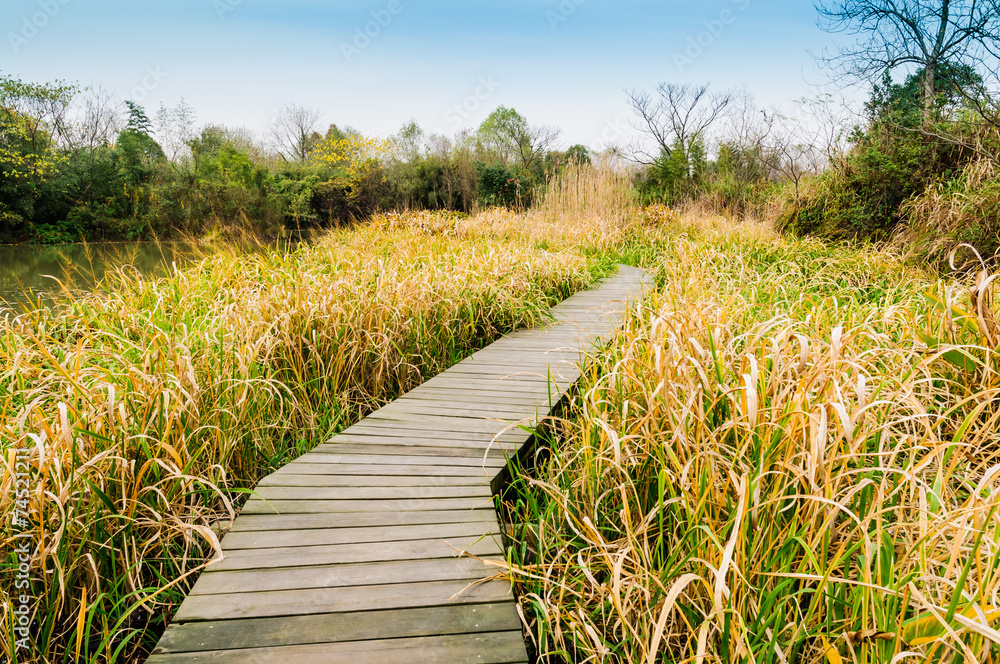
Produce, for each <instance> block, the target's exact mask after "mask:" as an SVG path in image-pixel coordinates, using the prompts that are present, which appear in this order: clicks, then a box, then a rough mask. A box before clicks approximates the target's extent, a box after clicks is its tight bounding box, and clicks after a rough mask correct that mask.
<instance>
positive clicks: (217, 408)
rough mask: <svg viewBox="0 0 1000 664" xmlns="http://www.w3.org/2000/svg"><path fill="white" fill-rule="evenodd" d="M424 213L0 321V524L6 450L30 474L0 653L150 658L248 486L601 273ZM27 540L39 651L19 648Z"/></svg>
mask: <svg viewBox="0 0 1000 664" xmlns="http://www.w3.org/2000/svg"><path fill="white" fill-rule="evenodd" d="M428 219H430V220H432V221H431V223H430V225H431V226H433V225H434V222H433V219H434V217H426V216H424V217H412V218H400V217H397V218H395V219H394V220H392V219H388V218H383V219H380V220H376V221H375V222H373V223H372V224H370V225H368V226H366V227H363V228H361V229H357V230H351V231H341V232H337V233H334V234H331V235H330V236H329V237H327V238H325V239H323V240H321V241H320V242H318V244H316V245H315V246H312V247H309V248H302V249H299V250H297V251H294V252H287V253H277V252H270V253H257V254H245V255H241V254H235V253H230V254H224V255H217V256H213V257H210V258H207V259H205V260H204V261H202V262H201V263H200V264H199V265H197V266H196V267H193V268H191V269H187V270H183V271H180V272H176V273H175V274H172V275H171V276H169V277H167V278H163V279H148V278H144V277H142V276H140V275H138V274H133V273H128V272H122V273H119V274H118V275H117V276H116V277H114V278H112V279H111V281H109V282H108V283H107V284H106V286H105V287H104V289H103V291H102V292H99V293H95V294H93V295H90V296H87V297H83V298H80V299H76V300H69V301H67V302H65V303H63V304H62V305H61V306H59V307H56V308H53V309H46V308H40V309H38V310H35V311H31V312H27V313H24V314H23V315H20V316H17V317H14V318H6V319H4V320H2V321H0V403H2V406H3V409H2V411H0V412H2V415H0V441H2V442H0V450H2V452H3V454H2V457H0V458H2V460H3V464H2V466H0V489H2V493H0V512H2V513H3V514H4V515H10V514H12V513H13V510H14V507H15V502H14V499H15V497H16V493H15V492H14V488H15V479H16V478H17V475H16V472H17V471H18V470H20V469H19V468H18V466H17V464H16V462H17V461H18V457H17V451H18V450H22V451H25V452H26V454H27V461H28V468H29V473H28V475H29V477H28V496H27V508H28V509H27V513H28V520H27V523H25V524H24V528H23V529H22V528H21V527H19V526H17V525H15V524H12V523H11V520H10V519H9V518H5V519H4V521H3V523H2V524H0V538H2V543H3V544H2V546H3V549H2V552H0V559H2V567H0V624H2V629H0V660H3V659H6V661H12V662H13V661H16V662H84V661H86V662H138V661H143V659H144V658H145V656H146V654H147V653H148V652H149V651H150V650H151V648H152V646H153V645H154V644H155V641H156V638H157V634H158V630H159V629H160V628H162V626H163V625H164V623H165V621H166V620H167V619H169V617H170V615H171V614H172V612H173V610H174V608H175V607H176V606H177V604H178V603H179V602H180V600H181V599H182V598H183V596H184V593H185V591H186V590H187V589H188V588H189V587H190V585H191V584H192V583H193V581H194V579H195V576H196V575H197V573H198V571H199V570H200V569H202V568H203V567H204V565H205V563H206V562H207V561H208V560H210V559H211V558H212V557H213V556H214V555H215V554H216V553H217V552H218V550H219V534H220V531H219V526H218V523H219V521H220V520H225V519H228V518H231V517H232V516H233V514H234V511H235V510H236V508H237V507H238V505H239V499H240V498H241V497H242V495H243V493H242V492H245V491H246V490H247V489H248V488H250V487H252V486H253V485H254V483H255V482H256V481H257V480H258V479H259V478H260V477H262V476H263V475H264V474H266V473H267V472H269V471H270V470H272V469H274V468H276V467H278V466H280V465H282V464H284V463H285V462H287V461H288V460H290V459H292V458H294V457H295V456H297V455H298V454H300V453H302V452H304V451H307V450H308V449H310V448H311V447H312V446H313V445H315V444H316V443H318V442H320V441H322V440H323V439H325V438H326V437H328V435H329V434H331V433H332V432H334V431H336V430H338V429H339V428H341V427H343V426H345V425H347V424H350V423H351V422H353V421H355V420H357V419H358V418H360V417H361V416H363V414H365V413H366V412H368V411H369V410H370V409H372V408H374V407H376V406H377V405H379V404H381V403H384V402H386V401H388V400H391V399H392V398H394V397H396V396H397V395H399V394H400V393H402V392H403V391H405V390H407V389H409V388H411V387H413V386H414V385H416V384H418V383H419V382H420V381H421V380H422V379H423V378H425V377H428V376H430V375H433V374H435V373H437V372H438V371H440V370H442V369H443V368H445V367H447V366H448V365H449V364H451V363H453V362H454V361H456V360H458V359H460V358H461V357H463V356H465V355H466V354H468V353H469V352H470V351H471V350H472V349H475V348H477V347H480V346H481V345H483V344H485V343H487V342H488V341H489V340H490V339H491V338H493V337H494V336H496V335H497V334H499V333H501V332H504V331H506V330H509V329H511V328H513V327H516V326H518V325H521V324H531V323H533V322H535V321H537V320H539V319H540V318H541V317H542V316H543V315H544V312H545V311H546V309H547V307H548V306H549V305H551V304H552V303H553V302H555V301H557V300H559V299H561V298H563V297H565V296H567V295H568V294H570V293H571V292H572V291H573V290H576V289H579V288H581V287H584V286H586V285H588V284H589V283H591V281H592V279H593V277H594V275H595V274H596V273H599V272H600V270H599V268H598V267H596V265H597V264H596V262H595V261H592V260H588V259H587V258H586V257H584V256H582V255H581V254H580V253H579V252H576V251H572V250H566V251H561V250H558V249H557V248H547V249H542V248H539V247H538V246H537V243H536V242H535V241H534V240H532V239H530V238H529V237H528V234H527V233H523V232H522V233H520V234H511V235H509V236H507V237H505V238H504V239H503V240H500V239H498V238H497V236H496V235H495V234H493V233H491V232H489V231H488V227H489V226H490V224H491V223H492V222H488V221H483V222H481V225H482V228H481V230H480V231H477V230H476V227H477V224H478V223H480V222H477V221H476V220H474V219H473V220H469V221H466V222H463V224H464V227H465V230H464V232H463V233H462V234H461V235H460V236H456V235H451V234H448V233H439V232H435V231H434V229H433V228H429V227H427V226H428V224H427V223H425V222H426V221H427V220H428ZM448 223H451V221H449V222H448ZM510 223H512V224H513V223H514V222H510ZM23 543H27V544H28V546H29V548H30V554H29V557H30V577H31V580H32V581H31V586H30V588H29V589H28V590H27V594H29V595H30V598H31V599H30V603H29V605H30V607H31V621H32V626H31V637H30V638H31V643H30V648H29V649H16V648H15V643H16V640H17V638H18V634H17V633H16V632H15V630H14V626H15V624H16V622H17V617H16V616H15V615H14V613H13V611H14V609H15V607H16V606H18V605H19V602H18V599H19V596H20V595H21V594H22V593H25V592H26V591H25V590H22V589H19V588H17V587H16V573H17V566H18V559H17V555H16V553H15V547H17V546H21V545H22V544H23Z"/></svg>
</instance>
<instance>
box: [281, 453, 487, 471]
mask: <svg viewBox="0 0 1000 664" xmlns="http://www.w3.org/2000/svg"><path fill="white" fill-rule="evenodd" d="M299 460H301V461H302V463H305V464H316V463H338V464H339V463H350V464H370V465H380V464H392V465H397V466H403V465H405V466H449V465H451V466H471V467H473V468H476V467H479V468H481V467H484V466H485V467H487V468H502V467H504V466H505V465H506V463H505V462H504V461H503V460H502V459H493V458H486V459H483V458H477V457H454V458H448V457H432V456H417V455H402V454H386V455H379V454H347V453H337V454H320V453H312V452H310V453H309V454H303V455H302V456H301V457H299ZM299 460H296V461H293V462H292V463H293V464H298V463H299Z"/></svg>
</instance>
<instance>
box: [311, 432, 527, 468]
mask: <svg viewBox="0 0 1000 664" xmlns="http://www.w3.org/2000/svg"><path fill="white" fill-rule="evenodd" d="M362 434H364V435H362ZM529 437H530V436H529V435H528V433H526V432H525V431H523V430H522V429H513V430H512V431H511V432H508V433H504V434H502V435H498V436H496V437H494V436H488V437H485V438H481V439H467V438H454V439H448V440H439V439H434V438H429V437H421V436H420V432H416V433H414V432H412V431H401V430H395V429H382V430H378V432H377V433H376V430H375V429H369V430H367V431H364V432H359V433H358V434H357V435H355V434H351V436H350V437H348V438H344V439H342V440H343V442H344V443H347V444H349V447H350V450H351V451H350V452H349V453H350V454H361V453H363V452H364V449H365V448H366V447H368V448H371V451H372V453H373V454H384V455H386V456H393V455H396V454H407V455H409V454H418V455H425V456H440V452H435V451H434V450H440V449H442V448H440V447H437V446H436V445H435V447H431V448H427V447H426V445H427V444H428V443H431V444H436V443H443V444H447V445H449V446H450V447H448V448H445V449H450V450H451V451H452V452H453V453H454V456H455V457H469V458H473V459H482V458H483V457H484V456H487V457H489V458H491V459H495V460H507V459H509V458H510V457H512V456H513V454H512V452H515V451H517V450H519V449H521V447H522V446H523V445H524V443H525V442H527V440H528V438H529ZM340 441H341V439H339V438H335V439H334V440H332V441H330V442H329V443H323V444H322V445H318V446H317V447H316V448H315V449H313V451H312V453H313V454H331V453H332V454H338V453H343V452H341V451H340V449H339V447H340V445H341V444H342V443H341V442H340ZM425 450H430V451H429V452H426V453H425Z"/></svg>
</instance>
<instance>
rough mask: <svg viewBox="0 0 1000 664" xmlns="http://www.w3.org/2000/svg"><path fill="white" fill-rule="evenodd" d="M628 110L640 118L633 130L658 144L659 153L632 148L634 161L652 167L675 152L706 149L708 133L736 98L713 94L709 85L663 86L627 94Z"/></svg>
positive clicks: (661, 84) (724, 94)
mask: <svg viewBox="0 0 1000 664" xmlns="http://www.w3.org/2000/svg"><path fill="white" fill-rule="evenodd" d="M626 94H627V95H628V101H629V106H631V107H632V111H633V113H635V115H636V116H637V119H636V121H635V123H634V124H633V127H635V129H636V130H638V131H639V132H641V133H642V134H644V135H645V136H646V137H647V138H648V139H651V140H653V141H654V142H655V143H656V152H653V153H651V152H649V151H648V149H646V148H644V147H642V146H635V147H633V148H632V149H631V150H630V152H631V155H632V159H633V160H634V161H637V162H639V163H641V164H644V165H647V166H648V165H652V164H654V163H656V162H657V161H659V160H660V159H661V158H663V157H666V158H668V159H669V158H670V157H671V156H672V155H673V152H674V150H675V149H680V150H681V151H682V152H683V153H684V154H688V153H689V152H690V151H691V148H692V147H694V146H695V145H698V144H701V145H704V144H705V143H706V139H707V136H706V134H707V132H708V130H709V128H710V127H711V126H712V125H713V124H714V123H715V121H716V120H718V119H719V118H721V117H722V116H724V115H725V114H726V113H727V112H728V111H729V110H730V108H731V106H732V105H733V102H734V100H735V98H736V95H735V93H733V92H731V91H724V92H717V93H710V92H709V86H708V84H705V85H681V84H677V83H660V85H659V86H657V88H656V93H655V94H651V93H649V92H647V91H645V90H628V91H626Z"/></svg>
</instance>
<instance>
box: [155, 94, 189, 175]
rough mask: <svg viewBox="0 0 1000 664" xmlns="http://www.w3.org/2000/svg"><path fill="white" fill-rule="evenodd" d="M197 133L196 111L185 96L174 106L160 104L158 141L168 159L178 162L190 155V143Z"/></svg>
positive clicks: (157, 122)
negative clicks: (185, 99)
mask: <svg viewBox="0 0 1000 664" xmlns="http://www.w3.org/2000/svg"><path fill="white" fill-rule="evenodd" d="M195 135H196V132H195V112H194V109H193V108H191V106H190V105H189V104H188V103H187V102H186V101H184V99H183V98H182V99H181V101H180V103H179V104H177V106H175V107H173V108H168V107H167V106H166V105H165V104H161V105H160V109H159V110H158V111H157V112H156V141H157V143H159V144H160V147H162V148H163V152H164V154H165V155H166V156H167V159H169V160H170V161H171V162H176V161H177V160H178V159H179V158H181V159H182V158H184V157H186V156H188V155H189V153H190V149H189V147H188V143H189V142H190V141H191V139H193V138H194V137H195Z"/></svg>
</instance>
